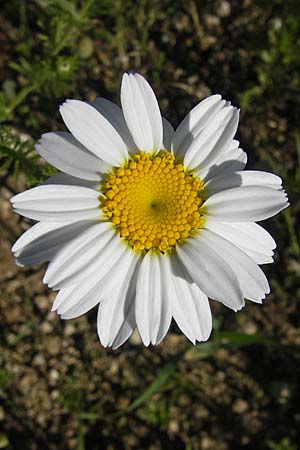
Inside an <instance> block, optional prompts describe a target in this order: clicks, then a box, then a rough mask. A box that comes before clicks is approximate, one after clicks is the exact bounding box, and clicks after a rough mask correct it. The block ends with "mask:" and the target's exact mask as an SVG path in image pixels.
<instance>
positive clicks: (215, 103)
mask: <svg viewBox="0 0 300 450" xmlns="http://www.w3.org/2000/svg"><path fill="white" fill-rule="evenodd" d="M225 104H226V102H225V100H222V97H221V95H218V94H217V95H211V96H210V97H207V98H205V99H204V100H202V101H201V102H200V103H198V105H196V106H195V107H194V108H193V109H192V110H191V111H190V112H189V113H188V114H187V115H186V116H185V118H184V119H183V121H182V122H181V123H180V125H179V126H178V128H177V130H176V131H175V134H174V137H173V142H172V151H173V152H174V154H175V155H176V157H177V158H178V159H180V160H182V161H183V158H184V155H185V153H186V151H187V149H188V148H189V147H190V145H191V143H192V142H193V140H194V138H195V136H197V135H198V134H199V133H200V132H201V131H202V130H203V129H204V128H205V127H206V125H207V124H208V123H209V122H210V120H212V118H213V117H214V116H215V115H216V114H217V113H218V112H219V111H220V110H221V109H222V108H224V106H225Z"/></svg>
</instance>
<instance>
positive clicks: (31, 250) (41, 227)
mask: <svg viewBox="0 0 300 450" xmlns="http://www.w3.org/2000/svg"><path fill="white" fill-rule="evenodd" d="M93 223H94V222H90V221H81V222H75V223H71V224H66V223H63V222H59V223H56V222H40V223H37V224H35V225H33V226H32V227H31V228H29V230H27V231H26V232H25V233H24V234H22V236H21V237H20V238H19V239H18V240H17V242H16V243H15V244H14V246H13V248H12V251H13V253H14V255H15V257H16V258H17V262H18V263H19V264H21V265H24V266H29V265H32V264H40V263H42V262H45V261H50V260H51V259H52V258H53V257H54V255H55V254H56V253H57V252H58V250H60V249H61V248H62V247H63V246H64V245H65V244H66V243H68V242H69V241H70V240H72V239H73V238H75V237H76V236H77V235H78V234H80V233H81V232H83V231H84V230H86V229H87V228H88V227H90V226H91V225H92V224H93Z"/></svg>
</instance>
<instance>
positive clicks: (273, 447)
mask: <svg viewBox="0 0 300 450" xmlns="http://www.w3.org/2000/svg"><path fill="white" fill-rule="evenodd" d="M267 445H268V449H270V450H297V446H296V445H294V444H292V443H291V441H290V439H289V438H283V439H282V440H281V441H280V442H278V443H276V442H274V441H269V442H268V443H267Z"/></svg>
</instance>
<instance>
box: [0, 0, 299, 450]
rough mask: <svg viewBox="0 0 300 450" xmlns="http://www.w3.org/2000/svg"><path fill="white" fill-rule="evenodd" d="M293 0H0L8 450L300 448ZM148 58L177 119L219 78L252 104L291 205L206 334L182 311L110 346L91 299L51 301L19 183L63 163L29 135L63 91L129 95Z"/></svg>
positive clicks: (0, 437) (260, 141) (249, 133)
mask: <svg viewBox="0 0 300 450" xmlns="http://www.w3.org/2000/svg"><path fill="white" fill-rule="evenodd" d="M299 6H300V5H299V0H260V1H254V0H232V1H229V0H216V1H214V0H201V1H200V0H184V1H181V0H140V1H139V0H28V1H26V0H9V1H5V0H4V1H3V0H2V1H1V12H0V49H1V53H0V88H1V90H0V181H1V203H0V233H1V234H0V236H1V243H0V262H1V271H0V294H1V295H0V327H1V328H0V329H1V331H0V338H1V341H0V403H1V406H0V449H14V450H15V449H17V450H18V449H22V450H35V449H37V450H39V449H43V450H52V449H53V450H56V449H78V450H85V449H86V450H94V449H108V450H114V449H120V450H121V449H122V450H123V449H124V450H127V449H150V450H156V449H157V450H159V449H163V450H167V449H183V450H197V449H201V450H240V449H243V450H253V449H255V450H298V449H299V448H300V446H299V442H300V433H299V430H300V407H299V404H300V389H299V381H300V366H299V361H300V347H299V344H300V329H299V325H300V314H299V306H300V283H299V274H300V261H299V254H300V247H299V245H300V233H299V210H300V206H299V205H300V203H299V194H300V127H299V125H300V7H299ZM127 70H137V71H139V72H141V73H142V74H143V75H145V76H146V77H147V78H148V80H149V81H150V82H151V84H152V86H153V88H154V90H155V92H156V93H157V96H158V99H159V102H160V105H161V109H162V112H163V114H164V115H165V116H166V117H167V118H168V119H169V120H170V121H171V122H172V124H173V125H174V126H176V125H177V124H178V123H179V121H180V120H181V119H182V118H183V116H184V115H185V114H186V113H187V112H188V111H189V110H190V109H191V107H192V106H194V105H195V104H196V103H197V102H198V101H199V100H201V99H202V98H204V97H205V96H207V95H209V94H211V93H221V94H222V95H223V96H225V98H227V99H230V100H231V101H232V102H233V103H234V104H235V105H238V106H240V107H241V108H242V111H241V125H240V128H239V132H238V138H239V139H240V140H241V143H242V148H244V149H245V150H246V151H247V153H248V157H249V165H248V167H250V168H258V169H263V170H271V171H274V172H275V173H277V174H279V175H280V176H282V177H283V179H284V184H285V187H286V190H287V192H288V193H289V197H290V199H291V207H290V208H289V209H288V210H286V211H285V212H284V213H283V214H281V215H280V216H279V217H277V218H275V219H272V220H270V221H268V222H267V224H266V225H265V226H266V227H267V229H268V230H269V231H270V232H271V234H272V235H273V236H274V238H275V239H276V241H277V243H278V249H277V250H276V257H275V264H274V265H272V266H266V267H265V269H264V270H265V271H266V273H267V275H268V278H269V279H270V284H271V294H270V295H269V296H268V298H267V300H266V301H265V303H264V305H263V306H259V305H257V304H250V302H248V303H247V305H246V307H245V308H244V309H243V311H241V312H240V313H238V314H234V313H233V312H231V311H229V310H226V309H225V307H222V306H220V305H218V304H215V303H214V302H212V308H213V312H214V317H215V318H216V319H215V323H214V332H213V334H212V337H211V339H210V341H209V342H208V343H203V344H199V345H197V346H196V347H193V346H192V345H191V344H189V343H188V342H187V340H186V338H185V337H184V336H182V335H181V334H180V333H179V331H178V330H177V329H176V327H175V326H174V325H173V326H172V329H171V332H170V333H169V334H168V336H167V338H166V339H165V340H164V341H163V343H162V344H161V345H159V346H157V347H151V348H147V349H146V348H143V347H142V346H141V344H140V341H139V338H138V336H136V335H134V336H133V337H132V338H131V339H130V341H129V342H128V343H127V344H126V345H125V346H123V347H122V348H121V349H119V350H117V351H111V350H106V349H103V348H101V346H100V344H99V342H98V338H97V335H96V319H95V311H92V312H91V313H89V314H88V315H86V316H84V317H81V318H79V319H76V320H73V321H67V322H63V321H60V320H59V319H58V317H57V316H56V315H55V313H51V312H50V309H51V304H52V301H53V298H54V296H53V293H51V292H49V290H48V289H47V288H45V286H43V285H42V282H41V280H42V273H43V268H38V267H36V268H29V269H20V268H17V267H16V266H15V265H14V262H13V259H12V256H11V254H10V247H11V244H12V243H13V242H14V241H15V240H16V238H17V237H18V236H19V235H20V234H21V233H22V232H23V231H24V230H25V229H27V228H28V227H29V226H30V223H29V221H28V220H26V219H22V218H20V217H18V216H16V215H13V214H12V213H11V210H10V205H9V198H10V197H11V195H12V194H13V193H16V192H19V191H22V190H24V189H25V188H28V187H31V186H34V185H36V184H38V183H40V182H41V181H44V180H45V179H46V178H47V177H48V176H49V175H51V174H52V173H53V169H52V168H51V167H50V166H48V165H47V164H45V163H44V162H43V161H41V160H40V159H39V158H38V156H37V155H36V154H35V152H34V143H35V142H36V140H37V139H38V138H39V136H40V134H41V133H43V132H46V131H50V130H57V129H63V124H62V121H61V119H60V117H59V113H58V106H59V104H60V103H61V102H62V101H63V100H64V99H65V98H66V97H69V98H79V99H93V98H94V97H96V96H97V95H101V96H104V97H107V98H109V99H111V100H113V101H116V102H119V88H120V80H121V75H122V73H123V72H124V71H127Z"/></svg>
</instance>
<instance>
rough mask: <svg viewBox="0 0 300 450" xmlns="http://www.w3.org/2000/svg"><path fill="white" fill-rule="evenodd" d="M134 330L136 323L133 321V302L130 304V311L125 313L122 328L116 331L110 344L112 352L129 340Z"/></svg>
mask: <svg viewBox="0 0 300 450" xmlns="http://www.w3.org/2000/svg"><path fill="white" fill-rule="evenodd" d="M135 329H136V321H135V304H134V302H132V303H131V306H130V310H129V311H128V313H127V316H126V318H125V320H124V322H123V323H122V326H121V328H120V330H119V331H118V333H117V335H116V337H115V340H114V342H113V343H112V348H113V350H116V349H117V348H119V347H120V346H121V345H123V344H124V342H126V341H127V339H129V337H130V336H131V335H132V333H133V331H134V330H135Z"/></svg>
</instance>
